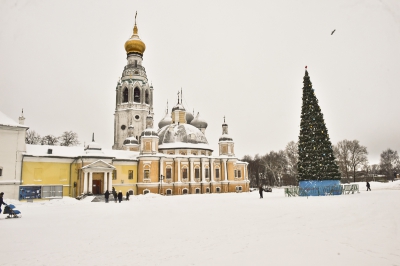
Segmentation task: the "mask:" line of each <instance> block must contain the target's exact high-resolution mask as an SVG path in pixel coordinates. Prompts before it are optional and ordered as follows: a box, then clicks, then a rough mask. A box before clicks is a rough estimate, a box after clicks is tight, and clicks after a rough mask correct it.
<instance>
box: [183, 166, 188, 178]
mask: <svg viewBox="0 0 400 266" xmlns="http://www.w3.org/2000/svg"><path fill="white" fill-rule="evenodd" d="M187 174H188V173H187V168H183V173H182V177H183V179H187Z"/></svg>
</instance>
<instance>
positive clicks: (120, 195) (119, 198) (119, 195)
mask: <svg viewBox="0 0 400 266" xmlns="http://www.w3.org/2000/svg"><path fill="white" fill-rule="evenodd" d="M118 201H119V203H121V201H122V192H121V190H120V191H119V192H118Z"/></svg>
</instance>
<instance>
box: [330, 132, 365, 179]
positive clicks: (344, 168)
mask: <svg viewBox="0 0 400 266" xmlns="http://www.w3.org/2000/svg"><path fill="white" fill-rule="evenodd" d="M333 152H334V155H335V157H336V161H337V163H338V165H339V170H340V172H341V173H342V175H345V176H346V178H347V179H349V175H350V172H352V173H353V180H354V182H356V171H357V169H358V168H359V167H360V166H361V165H363V164H365V163H367V162H368V159H367V155H368V152H367V148H366V147H365V146H361V145H360V142H359V141H358V140H347V139H345V140H342V141H339V142H338V144H337V145H336V146H334V148H333Z"/></svg>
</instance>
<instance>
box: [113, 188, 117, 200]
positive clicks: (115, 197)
mask: <svg viewBox="0 0 400 266" xmlns="http://www.w3.org/2000/svg"><path fill="white" fill-rule="evenodd" d="M113 197H114V201H115V203H117V199H118V198H117V191H115V190H114V191H113Z"/></svg>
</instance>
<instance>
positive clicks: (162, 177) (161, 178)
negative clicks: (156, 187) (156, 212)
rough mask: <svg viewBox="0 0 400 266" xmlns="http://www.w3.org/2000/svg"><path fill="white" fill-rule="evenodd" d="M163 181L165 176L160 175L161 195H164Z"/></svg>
mask: <svg viewBox="0 0 400 266" xmlns="http://www.w3.org/2000/svg"><path fill="white" fill-rule="evenodd" d="M163 179H164V176H163V175H160V182H161V191H160V194H162V181H163ZM162 195H164V194H162Z"/></svg>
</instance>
